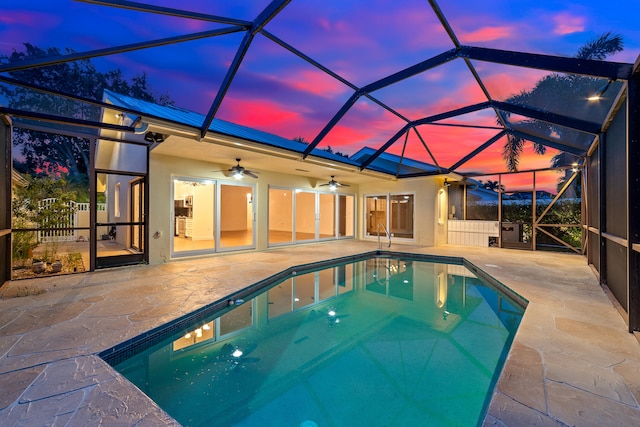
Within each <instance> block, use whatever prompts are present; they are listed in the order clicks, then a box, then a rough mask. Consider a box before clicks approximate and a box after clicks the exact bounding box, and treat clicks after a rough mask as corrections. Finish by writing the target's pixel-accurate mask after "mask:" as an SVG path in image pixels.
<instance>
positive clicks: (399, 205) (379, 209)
mask: <svg viewBox="0 0 640 427" xmlns="http://www.w3.org/2000/svg"><path fill="white" fill-rule="evenodd" d="M364 204H365V215H366V219H365V222H366V226H365V230H366V233H365V234H366V235H367V236H378V235H380V236H386V235H387V232H388V233H389V234H390V235H391V237H395V238H401V239H413V238H414V216H415V213H414V195H413V194H384V195H372V196H365V202H364Z"/></svg>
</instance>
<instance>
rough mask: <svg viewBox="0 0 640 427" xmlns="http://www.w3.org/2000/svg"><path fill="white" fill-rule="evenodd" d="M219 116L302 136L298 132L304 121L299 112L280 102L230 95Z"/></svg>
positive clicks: (268, 130)
mask: <svg viewBox="0 0 640 427" xmlns="http://www.w3.org/2000/svg"><path fill="white" fill-rule="evenodd" d="M219 118H221V119H224V120H228V121H230V122H233V123H237V124H241V125H244V126H249V127H252V128H254V129H260V130H262V131H265V132H271V133H273V134H276V135H280V136H283V137H285V138H294V137H296V136H300V135H299V134H298V133H297V132H299V129H300V128H301V125H302V124H303V123H304V120H303V119H302V117H301V116H300V115H299V114H298V113H296V112H295V111H291V110H289V109H287V108H284V107H282V106H281V105H280V104H277V103H274V102H269V101H264V100H252V101H250V102H247V101H246V100H242V99H235V98H232V97H229V96H228V95H227V97H225V100H224V102H223V105H222V108H221V110H220V114H219Z"/></svg>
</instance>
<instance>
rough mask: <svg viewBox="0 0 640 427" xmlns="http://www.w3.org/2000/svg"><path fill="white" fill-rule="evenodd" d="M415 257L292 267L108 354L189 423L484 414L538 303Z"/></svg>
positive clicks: (343, 422) (464, 421)
mask: <svg viewBox="0 0 640 427" xmlns="http://www.w3.org/2000/svg"><path fill="white" fill-rule="evenodd" d="M403 255H404V256H403V257H402V258H392V257H372V258H369V259H365V260H361V261H356V262H351V263H347V264H339V265H336V266H333V267H329V268H325V269H321V270H317V271H313V272H308V273H304V274H302V273H298V274H295V273H292V274H291V275H289V276H288V277H285V278H281V279H279V281H278V282H277V283H276V284H275V285H273V286H272V285H271V284H270V285H269V286H266V287H265V289H262V290H261V291H260V293H255V294H254V295H249V296H247V297H246V298H230V299H228V300H227V301H225V304H223V305H224V306H226V308H223V309H222V311H218V313H216V314H214V315H212V316H211V317H209V318H206V319H200V320H197V323H191V324H190V325H188V327H183V328H182V330H180V331H179V332H177V333H174V334H173V335H172V336H167V337H166V339H165V340H164V341H162V342H158V343H156V344H155V345H152V346H149V348H146V349H143V350H141V349H139V347H140V346H138V347H137V348H138V349H137V350H136V352H137V354H136V355H134V356H132V357H128V358H123V357H111V358H109V357H108V356H107V357H105V359H106V360H107V361H109V362H110V363H112V364H113V365H114V367H115V368H116V369H117V370H118V371H119V372H121V373H122V374H123V375H124V376H126V377H127V378H128V379H129V380H130V381H132V382H133V383H134V384H135V385H137V386H138V387H139V388H140V389H141V390H142V391H144V392H145V393H146V394H147V395H148V396H150V397H151V399H153V400H154V401H155V402H156V403H157V404H158V405H159V406H160V407H162V408H163V409H164V410H166V411H167V412H168V413H169V414H170V415H171V416H173V417H174V418H175V419H176V420H177V421H179V422H180V423H181V424H183V425H188V426H210V425H215V426H226V425H234V426H258V425H259V426H300V425H306V426H313V425H317V426H347V425H348V426H356V425H362V426H408V425H428V426H454V425H456V426H457V425H460V426H473V425H478V424H480V423H481V422H482V419H483V417H484V412H485V410H486V405H487V404H488V402H489V399H490V396H491V394H492V391H493V387H494V385H495V382H496V380H497V378H498V375H499V372H500V369H501V368H502V365H503V363H504V359H505V357H506V354H507V352H508V349H509V346H510V345H511V342H512V339H513V336H514V334H515V332H516V330H517V328H518V325H519V323H520V320H521V317H522V314H523V312H524V308H523V306H524V304H525V302H524V301H523V300H521V299H520V298H519V297H517V295H516V296H513V295H512V297H511V298H510V297H507V296H506V295H505V294H504V293H503V292H501V291H498V290H497V289H496V288H494V287H493V286H491V285H490V284H489V283H488V282H487V281H485V280H483V279H480V278H479V277H478V276H477V275H476V274H474V273H472V272H471V271H470V270H469V269H467V268H466V267H465V265H463V262H462V260H458V261H457V263H456V264H452V263H441V262H425V261H420V260H418V259H416V258H414V257H411V256H407V255H406V254H403ZM447 262H456V260H452V259H447ZM466 265H469V264H466ZM308 269H309V268H307V270H308ZM267 288H268V289H267ZM223 305H220V306H223ZM221 313H222V314H221ZM181 325H182V323H181ZM181 327H182V326H181ZM174 331H175V328H174ZM123 359H124V360H123Z"/></svg>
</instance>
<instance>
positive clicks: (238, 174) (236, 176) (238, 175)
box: [231, 171, 243, 179]
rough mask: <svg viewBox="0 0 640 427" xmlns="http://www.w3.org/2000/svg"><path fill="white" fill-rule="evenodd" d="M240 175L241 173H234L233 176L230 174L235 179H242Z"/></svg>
mask: <svg viewBox="0 0 640 427" xmlns="http://www.w3.org/2000/svg"><path fill="white" fill-rule="evenodd" d="M242 175H243V174H242V172H241V171H234V172H233V174H231V176H233V177H234V178H235V179H242Z"/></svg>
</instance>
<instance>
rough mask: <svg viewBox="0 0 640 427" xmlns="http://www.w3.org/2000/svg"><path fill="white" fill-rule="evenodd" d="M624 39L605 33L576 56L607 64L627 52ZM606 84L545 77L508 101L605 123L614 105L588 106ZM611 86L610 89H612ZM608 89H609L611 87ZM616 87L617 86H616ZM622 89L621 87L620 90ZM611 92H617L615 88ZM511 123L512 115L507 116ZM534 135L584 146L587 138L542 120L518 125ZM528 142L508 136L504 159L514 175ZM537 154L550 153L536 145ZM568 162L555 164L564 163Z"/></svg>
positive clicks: (572, 77) (575, 77) (582, 78)
mask: <svg viewBox="0 0 640 427" xmlns="http://www.w3.org/2000/svg"><path fill="white" fill-rule="evenodd" d="M623 45H624V44H623V41H622V37H621V36H619V35H614V34H612V33H611V32H608V33H605V34H603V35H601V36H599V37H597V38H596V39H594V40H592V41H589V42H587V43H586V44H585V45H584V46H582V47H581V48H580V49H579V50H578V53H577V55H576V58H579V59H593V60H604V59H605V58H606V57H607V56H609V55H611V54H614V53H616V52H621V51H622V50H623ZM602 83H603V82H602V80H601V79H598V78H593V77H585V76H578V75H568V74H558V73H553V74H550V75H548V76H545V77H543V78H542V79H541V80H540V81H538V82H537V83H536V85H535V86H534V88H533V89H531V90H529V91H522V92H520V93H519V94H517V95H513V96H511V97H510V98H508V99H507V100H506V101H507V102H509V103H512V104H517V105H524V106H529V107H531V106H532V107H534V108H539V109H543V110H551V109H552V108H553V111H554V112H556V113H560V114H567V112H570V113H571V114H575V115H578V116H579V117H580V118H590V119H593V118H598V119H600V120H603V119H604V116H605V115H606V113H607V112H608V110H609V107H610V104H609V103H606V102H585V101H586V99H587V98H588V97H589V96H591V95H593V94H594V93H596V92H598V90H601V89H600V88H602ZM611 84H612V83H611V82H610V83H609V84H608V85H611ZM608 85H607V86H605V87H608ZM613 85H614V86H616V83H615V82H613ZM618 85H619V84H618ZM618 87H619V86H618ZM610 90H612V91H613V90H614V89H613V88H612V89H610ZM504 114H505V118H506V119H507V120H508V119H509V116H510V114H509V113H504ZM518 126H519V127H521V128H522V129H523V130H526V131H527V132H528V133H531V134H533V135H538V136H541V137H548V136H549V135H554V136H555V137H556V138H557V139H558V140H559V141H562V142H566V143H568V144H570V145H577V146H580V145H583V144H584V138H585V136H584V135H582V134H580V133H579V132H576V131H567V130H566V129H564V128H562V127H560V126H554V125H553V124H549V123H544V122H541V121H538V120H524V121H522V122H520V123H519V125H518ZM524 143H525V141H524V140H523V139H522V138H518V137H515V136H513V135H508V136H507V142H506V143H505V145H504V147H503V149H502V157H503V158H504V160H505V163H506V167H507V169H508V170H509V171H511V172H517V170H518V164H519V160H520V156H521V155H522V150H523V148H524ZM533 148H534V151H535V152H536V153H538V154H544V153H546V147H545V146H544V145H542V144H538V143H533ZM564 160H565V159H558V160H557V161H556V160H554V162H555V163H558V164H559V163H562V162H563V161H564Z"/></svg>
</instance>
